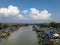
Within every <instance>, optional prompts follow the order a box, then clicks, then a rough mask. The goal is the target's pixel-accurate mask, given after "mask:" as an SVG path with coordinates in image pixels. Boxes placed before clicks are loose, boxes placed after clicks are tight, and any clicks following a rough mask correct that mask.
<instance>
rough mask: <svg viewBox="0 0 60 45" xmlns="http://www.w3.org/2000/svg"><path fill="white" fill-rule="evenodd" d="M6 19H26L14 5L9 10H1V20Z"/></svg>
mask: <svg viewBox="0 0 60 45" xmlns="http://www.w3.org/2000/svg"><path fill="white" fill-rule="evenodd" d="M5 17H8V18H12V19H15V18H16V19H18V18H19V19H22V18H24V17H23V16H22V15H21V14H20V10H19V9H18V7H16V6H13V5H10V6H8V7H7V8H0V18H5ZM8 18H7V19H8Z"/></svg>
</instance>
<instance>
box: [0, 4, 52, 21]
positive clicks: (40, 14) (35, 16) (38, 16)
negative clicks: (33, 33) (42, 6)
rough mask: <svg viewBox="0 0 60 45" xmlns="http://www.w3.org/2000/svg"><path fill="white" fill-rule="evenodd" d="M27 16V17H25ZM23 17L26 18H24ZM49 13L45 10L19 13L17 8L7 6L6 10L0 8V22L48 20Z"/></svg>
mask: <svg viewBox="0 0 60 45" xmlns="http://www.w3.org/2000/svg"><path fill="white" fill-rule="evenodd" d="M27 15H28V16H27ZM24 16H27V18H26V17H24ZM50 16H51V13H49V12H48V11H47V10H43V11H39V10H38V9H36V8H30V9H29V10H23V11H20V10H19V9H18V7H17V6H13V5H9V6H8V7H7V8H0V21H5V22H7V21H8V22H9V21H11V22H12V21H13V22H16V21H18V22H20V20H22V22H23V21H27V22H28V21H29V20H32V21H33V20H49V19H50Z"/></svg>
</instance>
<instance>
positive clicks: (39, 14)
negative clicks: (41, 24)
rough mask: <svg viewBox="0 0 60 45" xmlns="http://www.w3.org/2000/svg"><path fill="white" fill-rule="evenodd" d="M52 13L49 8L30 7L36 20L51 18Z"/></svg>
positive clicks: (31, 13) (32, 16) (31, 14)
mask: <svg viewBox="0 0 60 45" xmlns="http://www.w3.org/2000/svg"><path fill="white" fill-rule="evenodd" d="M50 16H51V13H49V12H48V11H47V10H43V11H39V10H38V9H36V8H31V9H30V17H31V18H32V19H34V20H49V19H50Z"/></svg>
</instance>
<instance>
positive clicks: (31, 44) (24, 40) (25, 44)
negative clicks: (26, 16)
mask: <svg viewBox="0 0 60 45" xmlns="http://www.w3.org/2000/svg"><path fill="white" fill-rule="evenodd" d="M37 42H38V39H37V34H36V33H35V32H33V31H32V26H27V27H21V28H20V29H19V30H18V31H15V32H13V33H12V34H11V35H10V37H9V38H8V39H7V40H5V41H3V42H0V45H38V43H37Z"/></svg>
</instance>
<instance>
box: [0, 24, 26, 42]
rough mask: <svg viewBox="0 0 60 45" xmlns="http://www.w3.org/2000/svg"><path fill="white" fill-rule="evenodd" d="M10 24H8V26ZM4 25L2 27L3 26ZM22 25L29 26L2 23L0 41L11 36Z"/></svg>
mask: <svg viewBox="0 0 60 45" xmlns="http://www.w3.org/2000/svg"><path fill="white" fill-rule="evenodd" d="M7 25H8V26H7ZM1 26H2V28H1ZM4 26H6V27H4ZM22 26H27V25H26V24H25V25H24V24H1V25H0V28H1V30H0V41H2V40H3V39H6V38H9V36H10V34H11V33H13V32H14V31H17V30H18V29H19V28H21V27H22Z"/></svg>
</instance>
